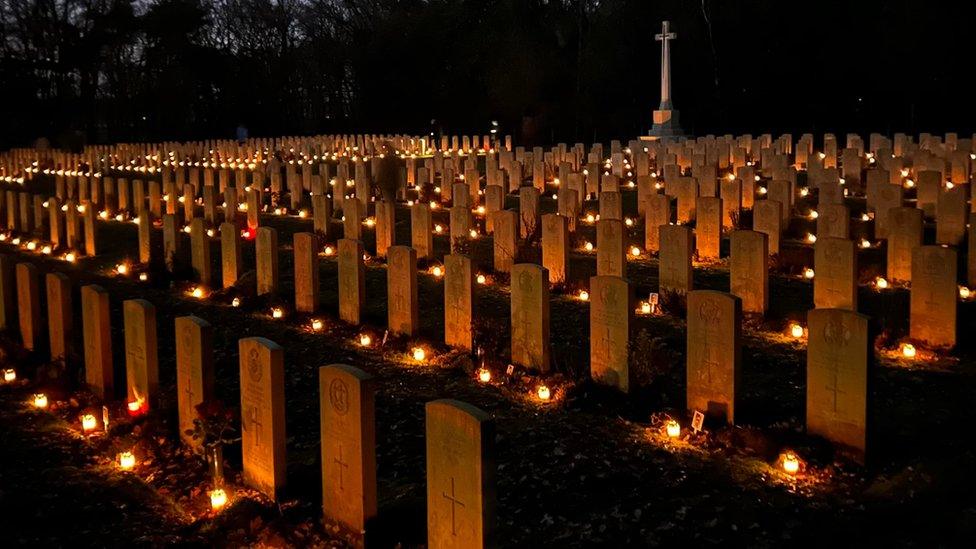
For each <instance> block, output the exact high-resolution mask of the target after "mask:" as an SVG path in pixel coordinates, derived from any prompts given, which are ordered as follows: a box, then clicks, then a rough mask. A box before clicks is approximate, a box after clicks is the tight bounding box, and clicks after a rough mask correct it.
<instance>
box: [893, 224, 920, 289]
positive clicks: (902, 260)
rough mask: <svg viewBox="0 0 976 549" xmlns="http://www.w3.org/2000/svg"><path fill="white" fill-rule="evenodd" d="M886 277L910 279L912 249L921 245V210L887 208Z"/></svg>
mask: <svg viewBox="0 0 976 549" xmlns="http://www.w3.org/2000/svg"><path fill="white" fill-rule="evenodd" d="M888 223H889V225H888V226H889V229H888V258H887V260H888V279H889V280H892V281H899V282H911V281H912V273H913V270H912V250H914V249H915V248H917V247H919V246H921V245H922V210H919V209H917V208H911V207H902V208H891V209H890V210H888Z"/></svg>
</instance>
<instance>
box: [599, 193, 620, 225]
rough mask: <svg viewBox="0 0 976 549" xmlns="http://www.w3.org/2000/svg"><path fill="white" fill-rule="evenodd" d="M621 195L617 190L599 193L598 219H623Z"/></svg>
mask: <svg viewBox="0 0 976 549" xmlns="http://www.w3.org/2000/svg"><path fill="white" fill-rule="evenodd" d="M623 218H624V204H623V196H622V195H621V194H620V192H619V191H603V192H601V193H600V219H623Z"/></svg>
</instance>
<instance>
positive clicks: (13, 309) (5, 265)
mask: <svg viewBox="0 0 976 549" xmlns="http://www.w3.org/2000/svg"><path fill="white" fill-rule="evenodd" d="M15 265H16V260H15V258H14V257H13V256H10V255H7V254H0V331H2V330H12V329H15V328H17V327H18V324H17V322H18V320H17V274H16V268H15Z"/></svg>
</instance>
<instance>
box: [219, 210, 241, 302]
mask: <svg viewBox="0 0 976 549" xmlns="http://www.w3.org/2000/svg"><path fill="white" fill-rule="evenodd" d="M220 267H221V277H222V281H223V286H224V288H230V287H231V286H233V285H234V284H236V283H237V277H238V276H240V272H241V267H242V264H241V235H240V234H239V233H238V232H237V227H236V226H235V225H234V224H233V223H221V224H220Z"/></svg>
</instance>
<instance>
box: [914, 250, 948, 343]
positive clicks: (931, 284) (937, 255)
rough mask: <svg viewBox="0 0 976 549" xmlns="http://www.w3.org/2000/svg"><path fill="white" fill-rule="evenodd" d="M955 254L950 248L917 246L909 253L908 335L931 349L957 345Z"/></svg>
mask: <svg viewBox="0 0 976 549" xmlns="http://www.w3.org/2000/svg"><path fill="white" fill-rule="evenodd" d="M956 268H957V254H956V251H955V250H953V249H952V248H943V247H942V246H918V247H916V248H915V249H914V250H912V292H911V305H910V312H911V314H910V327H909V332H910V335H911V337H912V338H913V339H918V340H921V341H923V342H925V343H926V344H928V345H932V346H934V347H953V346H955V344H956V294H957V290H956Z"/></svg>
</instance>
